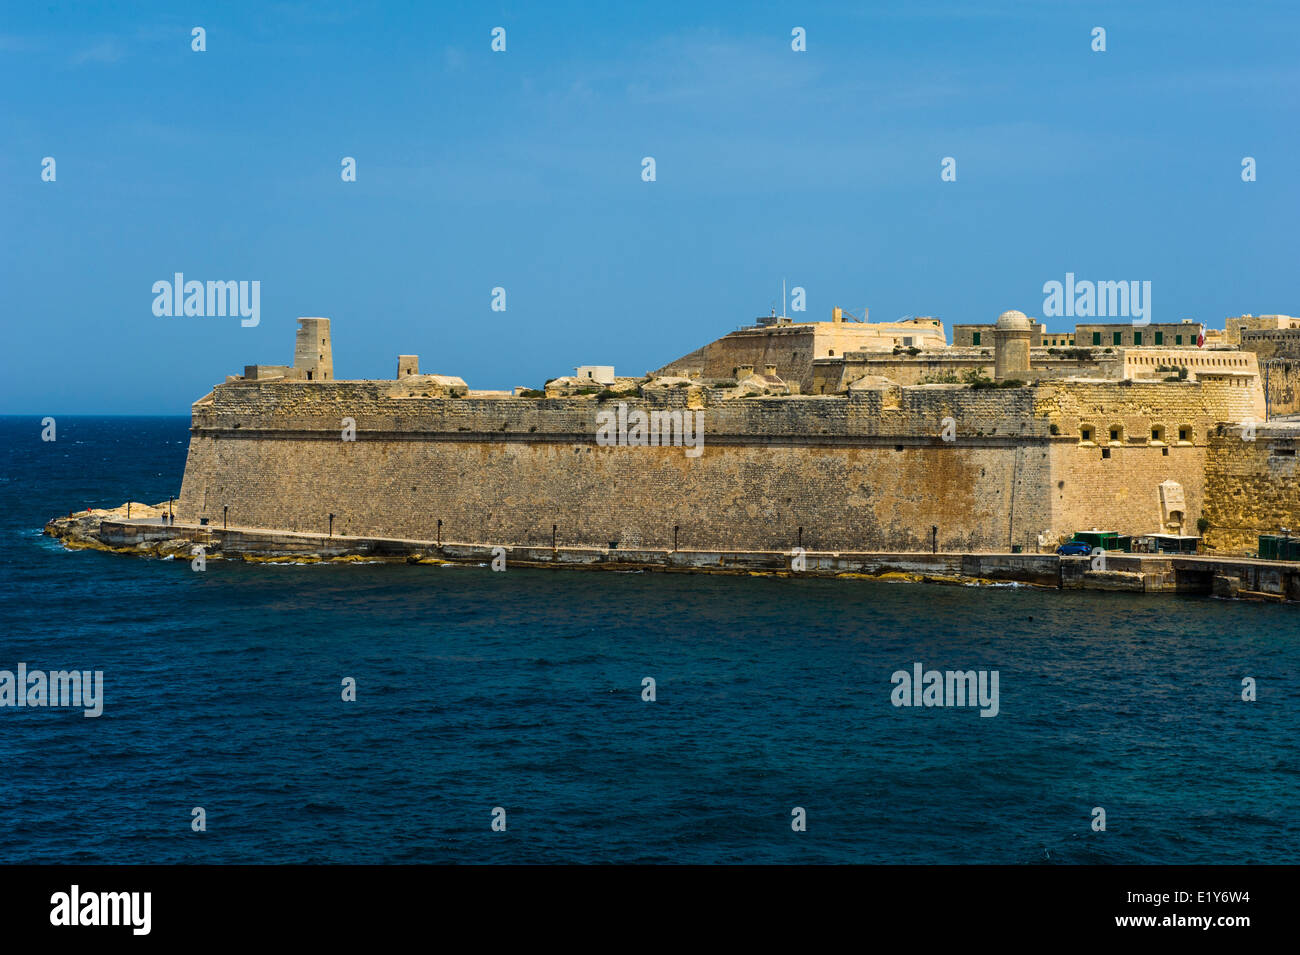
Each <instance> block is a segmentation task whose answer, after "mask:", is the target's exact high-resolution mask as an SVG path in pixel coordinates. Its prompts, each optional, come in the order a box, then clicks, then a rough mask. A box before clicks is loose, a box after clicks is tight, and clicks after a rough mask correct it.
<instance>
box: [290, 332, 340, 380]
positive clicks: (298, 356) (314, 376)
mask: <svg viewBox="0 0 1300 955" xmlns="http://www.w3.org/2000/svg"><path fill="white" fill-rule="evenodd" d="M293 367H294V370H295V371H296V372H297V373H298V377H300V378H305V379H306V380H307V381H333V380H334V355H333V352H331V350H330V320H329V319H328V318H300V319H298V340H297V341H296V342H295V343H294V347H293Z"/></svg>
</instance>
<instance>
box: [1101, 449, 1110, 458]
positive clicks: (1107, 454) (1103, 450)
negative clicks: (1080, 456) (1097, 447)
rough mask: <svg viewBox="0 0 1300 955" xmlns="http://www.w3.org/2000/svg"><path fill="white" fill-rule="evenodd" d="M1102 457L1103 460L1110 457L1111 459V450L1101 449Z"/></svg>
mask: <svg viewBox="0 0 1300 955" xmlns="http://www.w3.org/2000/svg"><path fill="white" fill-rule="evenodd" d="M1101 456H1102V457H1103V458H1108V457H1110V448H1102V449H1101Z"/></svg>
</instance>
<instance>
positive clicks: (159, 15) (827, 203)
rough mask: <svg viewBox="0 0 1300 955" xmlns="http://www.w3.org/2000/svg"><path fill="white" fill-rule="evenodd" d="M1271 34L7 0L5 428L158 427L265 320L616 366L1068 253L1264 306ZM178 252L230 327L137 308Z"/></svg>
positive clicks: (827, 8) (1243, 17)
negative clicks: (755, 323) (61, 417)
mask: <svg viewBox="0 0 1300 955" xmlns="http://www.w3.org/2000/svg"><path fill="white" fill-rule="evenodd" d="M194 26H202V27H203V28H204V29H205V30H206V31H207V50H206V52H203V53H196V52H193V51H191V49H190V45H191V34H190V31H191V28H192V27H194ZM497 26H501V27H504V28H505V29H506V45H507V49H506V52H505V53H493V52H492V51H491V49H490V43H491V31H492V29H493V27H497ZM796 26H801V27H804V28H805V30H806V31H807V52H804V53H796V52H793V51H792V50H791V48H790V38H791V29H792V28H793V27H796ZM1095 26H1102V27H1104V28H1105V29H1106V31H1107V51H1106V52H1104V53H1094V52H1093V51H1092V50H1091V46H1090V44H1091V30H1092V28H1093V27H1095ZM1298 28H1300V11H1298V10H1297V8H1296V7H1295V6H1294V5H1288V4H1283V3H1277V4H1235V5H1233V6H1231V7H1229V6H1227V5H1223V4H1202V3H1176V4H1174V3H1171V4H1136V3H1127V2H1126V3H1113V4H1112V3H1069V2H1063V3H1032V4H1031V3H980V2H971V3H958V2H951V3H946V2H937V3H909V4H906V5H903V4H889V5H884V4H866V3H797V4H796V3H784V4H754V5H744V6H743V7H742V6H741V5H732V4H727V5H716V6H710V5H703V4H697V3H674V2H663V0H659V2H653V3H617V4H615V3H606V4H594V3H592V4H571V3H553V2H552V3H521V4H511V5H507V6H493V5H491V4H472V3H459V4H457V3H438V4H430V3H410V4H399V3H390V4H382V5H381V4H352V5H349V4H329V3H289V4H285V3H249V4H241V3H222V4H192V5H187V4H184V3H180V4H178V3H158V4H151V3H137V4H120V5H116V6H114V5H107V4H62V3H53V4H48V3H41V4H29V5H20V4H16V3H11V4H7V5H6V8H5V16H4V17H3V20H0V104H2V105H0V215H2V216H3V220H2V221H3V224H4V228H3V230H0V309H2V315H3V318H2V321H3V326H4V347H3V349H0V354H3V356H4V357H3V372H4V373H3V375H0V413H22V414H58V413H65V414H67V413H159V414H166V413H177V414H180V413H185V412H187V411H188V407H189V404H190V402H191V401H193V400H194V399H196V398H198V397H199V396H201V395H202V394H203V393H205V392H206V391H207V390H208V389H209V388H210V386H211V385H212V384H214V383H216V382H218V381H221V380H222V379H223V378H224V376H225V375H227V374H231V373H238V372H240V371H241V370H242V368H243V366H244V365H245V364H251V363H254V362H262V363H272V364H276V363H288V362H290V361H291V360H292V349H293V333H294V327H295V326H294V319H295V318H296V317H297V316H299V315H324V316H328V317H330V318H332V319H333V336H334V362H335V372H336V375H337V376H338V377H340V378H364V377H392V376H393V375H394V374H395V370H396V358H397V355H398V354H399V353H416V354H419V356H420V362H421V370H423V371H428V372H438V373H445V374H457V375H461V376H462V377H464V378H465V379H466V380H467V381H468V382H469V383H470V385H471V387H478V388H494V387H511V386H514V385H531V386H538V385H540V383H541V382H542V381H544V380H545V379H546V378H550V377H553V376H555V375H560V374H566V373H570V372H571V369H572V367H573V366H574V365H577V364H587V363H593V364H613V365H615V366H616V367H617V369H618V371H619V373H621V374H622V373H626V374H640V373H643V372H645V371H646V370H648V369H651V368H654V367H658V366H659V365H661V364H663V363H665V362H667V361H669V360H670V359H673V358H675V357H677V356H678V355H680V354H683V353H685V352H687V351H690V350H691V349H693V348H695V347H697V346H698V345H700V344H702V343H704V342H705V341H708V340H710V339H712V338H714V337H717V336H718V335H721V334H724V333H726V332H727V331H730V330H732V329H733V328H735V327H737V326H738V325H741V324H744V323H747V322H749V321H751V320H752V319H753V318H754V317H755V316H757V315H759V314H764V313H766V312H767V311H768V310H769V309H770V308H771V307H773V306H774V305H777V304H778V303H779V298H780V287H781V280H782V278H784V279H786V281H787V282H788V283H789V285H791V286H795V285H799V286H802V287H804V288H805V289H806V290H807V303H808V312H807V316H808V317H813V318H818V319H824V318H826V317H828V315H829V312H830V309H831V307H832V306H834V305H842V306H844V307H846V308H850V309H854V310H860V309H861V308H862V307H863V306H864V305H866V306H870V309H871V318H872V319H873V320H877V321H879V320H887V319H893V318H897V317H899V316H902V315H920V314H927V315H937V316H939V317H940V318H942V319H943V320H944V321H945V322H946V323H948V324H949V325H951V324H953V323H958V322H975V321H988V320H992V319H993V318H994V317H996V315H997V314H998V313H999V312H1001V311H1003V310H1005V309H1008V308H1019V309H1022V310H1023V311H1025V312H1027V313H1029V314H1031V315H1041V314H1042V300H1043V294H1042V286H1043V283H1044V282H1047V281H1050V280H1052V279H1056V280H1062V279H1063V278H1064V275H1065V273H1066V272H1067V271H1072V272H1074V273H1075V274H1076V275H1077V276H1078V277H1080V278H1089V279H1094V280H1124V279H1138V280H1149V281H1151V282H1152V306H1153V310H1152V316H1151V317H1152V320H1153V321H1176V320H1179V319H1183V318H1194V319H1199V320H1202V321H1205V322H1207V323H1209V324H1210V325H1211V326H1214V327H1222V325H1223V320H1224V318H1225V317H1226V316H1228V315H1236V314H1242V313H1245V312H1252V313H1255V314H1260V313H1268V312H1284V313H1290V314H1296V313H1298V312H1300V287H1298V282H1300V279H1298V278H1297V276H1298V273H1300V270H1297V267H1296V262H1297V252H1298V251H1300V249H1298V246H1300V228H1298V227H1297V216H1296V212H1297V208H1298V205H1297V199H1298V198H1300V187H1298V186H1297V173H1298V171H1300V149H1297V145H1298V143H1297V139H1298V138H1300V136H1298V134H1297V129H1298V128H1300V124H1297V118H1298V117H1297V104H1298V103H1300V97H1297V95H1296V94H1297V90H1298V88H1300V61H1298V60H1297V57H1296V55H1295V38H1296V37H1297V35H1300V29H1298ZM46 156H52V157H54V158H55V160H56V163H57V167H56V168H57V179H56V181H54V182H42V181H41V161H42V158H43V157H46ZM344 156H352V157H355V158H356V161H357V181H356V182H352V183H345V182H343V181H342V180H341V178H340V161H341V159H342V157H344ZM644 156H653V157H654V158H655V161H656V166H657V170H656V171H657V181H655V182H653V183H647V182H643V181H642V179H641V160H642V157H644ZM945 156H952V157H954V158H955V159H956V161H957V181H956V182H942V181H941V180H940V161H941V159H942V158H943V157H945ZM1244 156H1252V157H1254V158H1255V159H1256V162H1257V168H1258V180H1257V181H1256V182H1252V183H1244V182H1242V180H1241V161H1242V158H1243V157H1244ZM178 271H179V272H183V273H185V275H186V277H187V278H190V279H200V280H207V279H213V280H218V279H220V280H225V279H236V280H239V279H243V280H258V281H260V282H261V321H260V324H259V325H258V326H257V327H255V328H245V327H241V325H240V322H239V320H238V319H232V318H199V317H180V318H176V317H172V318H167V317H157V316H155V315H154V314H153V311H152V303H153V294H152V291H151V288H152V285H153V283H154V282H155V281H158V280H160V279H170V278H171V276H172V274H173V273H174V272H178ZM497 286H501V287H504V288H505V289H506V294H507V310H506V311H505V312H494V311H492V309H491V307H490V306H491V293H492V289H493V288H494V287H497ZM1069 321H1070V320H1067V319H1056V320H1052V321H1050V322H1049V327H1051V328H1066V327H1069V325H1068V324H1067V323H1068V322H1069Z"/></svg>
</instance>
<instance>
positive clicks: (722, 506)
mask: <svg viewBox="0 0 1300 955" xmlns="http://www.w3.org/2000/svg"><path fill="white" fill-rule="evenodd" d="M421 388H422V385H421V383H420V379H417V378H407V379H402V380H399V381H325V382H305V381H291V380H285V381H235V382H231V383H228V384H224V385H219V386H217V387H216V388H215V389H214V390H213V392H212V393H211V394H209V395H207V396H205V397H204V398H202V399H200V400H199V401H198V402H196V403H195V405H194V408H193V422H192V436H191V444H190V450H189V457H188V460H187V463H186V469H185V478H184V484H183V487H182V491H181V497H180V500H179V503H178V506H177V515H178V518H179V519H180V520H182V521H187V522H195V523H198V522H200V521H204V520H205V521H207V522H208V524H209V525H210V526H212V525H217V526H220V525H221V524H222V523H223V521H228V522H229V523H230V524H231V525H232V526H233V525H238V526H241V527H252V528H268V529H281V530H286V531H299V532H319V533H325V532H328V531H330V530H332V531H333V532H334V533H337V534H342V535H351V536H369V537H395V538H419V539H427V540H435V539H437V540H443V541H459V542H465V543H478V544H496V543H499V544H502V545H505V546H511V545H520V546H541V545H550V544H551V543H552V542H553V541H554V542H556V543H559V544H564V545H577V546H593V547H609V546H611V545H616V546H617V547H619V548H636V547H647V548H649V547H654V548H676V547H681V548H711V549H756V550H788V549H790V548H792V547H795V546H797V545H802V546H804V547H806V548H808V549H810V550H820V551H836V550H841V549H842V550H857V551H867V550H882V551H925V550H930V549H932V548H933V547H936V546H937V548H938V549H939V550H941V551H954V552H972V551H989V550H998V551H1006V550H1010V549H1012V548H1014V547H1019V548H1022V549H1023V550H1026V551H1028V550H1035V549H1037V548H1038V546H1039V535H1040V534H1046V536H1047V538H1048V539H1050V542H1051V543H1052V544H1055V538H1057V537H1059V536H1061V535H1064V534H1068V533H1070V532H1073V531H1075V530H1079V529H1084V528H1090V527H1094V526H1097V527H1104V528H1105V529H1108V530H1118V531H1120V532H1122V533H1146V532H1150V531H1152V530H1155V529H1156V528H1157V525H1158V522H1159V520H1160V508H1159V501H1158V498H1157V490H1156V489H1157V486H1158V485H1159V484H1160V482H1162V481H1170V480H1172V481H1177V482H1180V483H1181V484H1182V485H1183V487H1184V489H1185V491H1186V496H1187V514H1186V520H1187V521H1189V522H1194V521H1195V519H1196V518H1197V517H1198V516H1199V515H1200V508H1201V494H1202V484H1203V475H1204V466H1205V453H1206V441H1207V436H1208V434H1209V432H1210V430H1211V426H1212V425H1213V423H1214V422H1217V421H1222V420H1243V416H1242V414H1241V412H1242V408H1243V407H1244V404H1243V403H1244V402H1248V401H1249V397H1248V396H1247V395H1246V394H1245V393H1244V391H1245V390H1244V389H1236V390H1234V389H1233V388H1232V387H1230V386H1228V385H1225V384H1221V383H1218V382H1214V381H1202V382H1184V383H1179V384H1174V383H1164V382H1159V383H1157V382H1152V383H1142V382H1119V381H1080V380H1071V381H1051V382H1043V383H1040V384H1038V385H1037V386H1035V387H1025V388H1007V389H974V388H969V387H965V386H945V385H934V386H925V387H915V388H905V387H894V388H881V389H864V390H858V391H854V392H852V393H851V394H848V395H836V396H795V397H782V398H763V397H755V398H730V399H726V400H724V397H723V395H722V393H720V392H717V391H713V390H710V389H701V388H698V387H697V388H681V389H670V390H665V391H662V392H659V393H657V394H653V393H651V392H650V391H649V389H647V392H646V396H644V397H639V398H631V399H628V400H627V401H626V402H625V404H626V406H627V408H628V409H629V410H654V409H660V410H663V409H673V408H676V409H679V410H681V409H687V408H690V409H691V410H695V411H699V412H700V413H701V414H702V416H703V418H702V425H703V432H704V446H703V453H702V454H700V456H698V457H690V456H688V455H686V454H685V453H684V449H683V448H681V447H601V446H599V445H598V444H597V443H596V441H595V439H594V435H595V432H596V428H597V415H598V413H600V412H601V411H611V410H613V409H614V408H615V407H616V406H617V404H618V402H617V401H613V400H611V401H605V402H601V401H598V400H597V399H596V398H595V397H586V398H578V397H574V398H539V399H528V398H508V397H491V398H489V397H474V396H468V397H448V396H445V395H440V394H439V393H438V392H436V391H430V393H429V396H428V397H426V396H425V394H424V392H423V391H421V390H420V389H421ZM344 419H351V420H352V421H353V422H354V423H355V440H344V433H345V429H346V423H345V421H344ZM1112 424H1118V425H1119V426H1120V428H1121V431H1120V438H1119V440H1118V441H1108V440H1104V439H1103V440H1102V441H1101V442H1100V443H1099V442H1098V441H1097V440H1093V441H1084V440H1082V434H1081V428H1082V427H1083V426H1085V425H1088V426H1091V427H1093V428H1096V429H1098V430H1097V431H1096V432H1094V437H1095V438H1103V436H1105V437H1108V436H1109V428H1110V427H1111V425H1112ZM1153 427H1157V428H1160V429H1164V430H1162V431H1161V432H1160V433H1161V434H1162V436H1163V437H1164V438H1165V440H1161V441H1153V440H1152V428H1153ZM1180 427H1181V428H1183V429H1185V430H1184V434H1185V435H1186V440H1185V441H1180V440H1178V439H1177V438H1176V437H1175V436H1176V435H1178V433H1179V429H1180ZM1101 429H1106V430H1104V431H1103V430H1101ZM949 437H950V438H951V440H948V439H947V438H949ZM1103 452H1107V453H1105V454H1103ZM331 514H332V515H334V517H333V520H332V522H331V520H330V515H331Z"/></svg>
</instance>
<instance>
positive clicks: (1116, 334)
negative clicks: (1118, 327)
mask: <svg viewBox="0 0 1300 955" xmlns="http://www.w3.org/2000/svg"><path fill="white" fill-rule="evenodd" d="M1119 336H1120V333H1119V332H1113V333H1111V344H1112V345H1118V344H1119Z"/></svg>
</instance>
